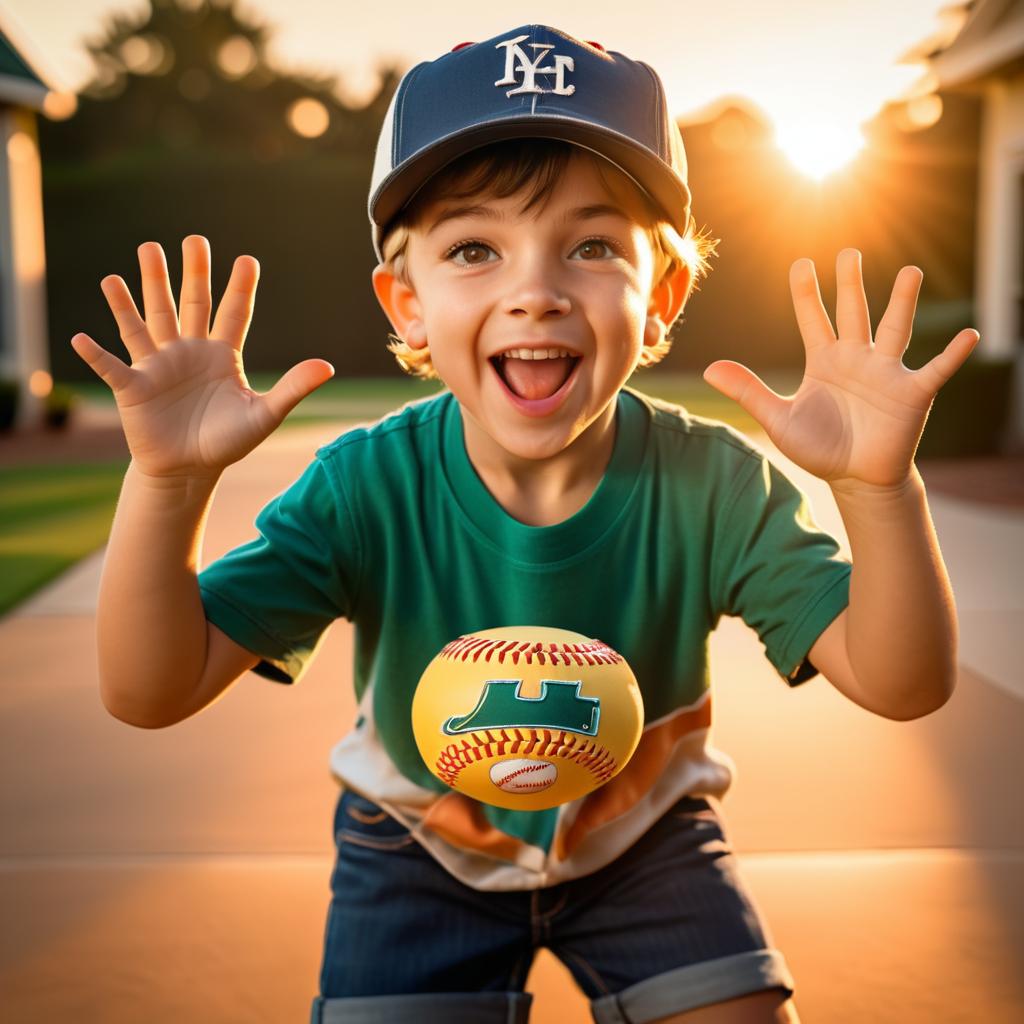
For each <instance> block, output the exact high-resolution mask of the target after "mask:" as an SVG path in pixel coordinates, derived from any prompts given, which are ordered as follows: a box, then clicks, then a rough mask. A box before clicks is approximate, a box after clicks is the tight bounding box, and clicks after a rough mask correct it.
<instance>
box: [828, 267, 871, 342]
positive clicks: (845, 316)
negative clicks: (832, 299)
mask: <svg viewBox="0 0 1024 1024" xmlns="http://www.w3.org/2000/svg"><path fill="white" fill-rule="evenodd" d="M836 330H837V331H838V332H839V340H840V341H843V342H851V343H852V344H854V345H870V344H871V314H870V312H869V311H868V300H867V296H866V295H865V294H864V277H863V275H862V273H861V256H860V252H858V251H857V250H856V249H843V251H842V252H840V253H839V255H838V256H837V257H836Z"/></svg>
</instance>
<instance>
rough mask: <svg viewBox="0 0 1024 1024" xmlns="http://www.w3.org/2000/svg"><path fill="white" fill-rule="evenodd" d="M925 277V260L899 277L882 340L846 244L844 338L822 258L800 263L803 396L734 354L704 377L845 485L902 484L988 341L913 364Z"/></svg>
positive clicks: (795, 287) (796, 286)
mask: <svg viewBox="0 0 1024 1024" xmlns="http://www.w3.org/2000/svg"><path fill="white" fill-rule="evenodd" d="M923 277H924V275H923V274H922V272H921V271H920V270H919V269H918V268H917V267H904V268H903V269H902V270H901V271H900V272H899V274H897V275H896V282H895V284H894V285H893V289H892V295H891V297H890V299H889V305H888V307H887V308H886V311H885V314H884V315H883V317H882V319H881V321H880V322H879V324H878V330H877V331H876V333H875V338H874V341H872V338H871V321H870V317H869V314H868V304H867V299H866V298H865V295H864V284H863V280H862V276H861V256H860V253H859V252H858V251H857V250H856V249H843V250H842V252H840V253H839V256H838V258H837V260H836V282H837V289H836V291H837V298H836V326H837V328H838V338H837V337H836V334H835V333H834V332H833V330H832V324H831V323H830V321H829V318H828V313H827V312H826V311H825V307H824V306H823V305H822V301H821V294H820V292H819V290H818V279H817V275H816V274H815V271H814V264H813V263H812V262H811V261H810V260H808V259H801V260H797V261H796V262H795V263H794V264H793V266H792V267H791V268H790V273H789V283H790V290H791V292H792V295H793V308H794V310H795V311H796V319H797V323H798V324H799V327H800V333H801V335H802V337H803V341H804V348H805V360H806V362H805V366H804V377H803V380H802V381H801V383H800V387H799V389H798V390H797V392H796V394H795V395H790V396H787V397H784V396H782V395H778V394H776V393H775V392H774V391H772V390H771V388H769V387H768V386H767V385H766V384H765V383H764V382H763V381H762V380H761V379H760V378H759V377H758V376H757V375H756V374H754V373H753V372H752V371H751V370H749V369H747V367H745V366H742V365H740V364H739V363H734V362H729V361H725V360H722V361H719V362H715V363H712V364H711V365H710V366H709V367H708V368H707V369H706V370H705V371H704V379H705V380H706V381H707V382H708V383H709V384H711V386H712V387H714V388H717V389H718V390H719V391H721V392H722V393H723V394H724V395H727V396H728V397H729V398H732V399H734V400H735V401H737V402H738V403H739V404H740V405H741V406H742V407H743V408H744V409H745V410H746V411H747V412H748V413H750V415H751V416H753V417H754V419H755V420H757V422H758V423H760V424H761V426H762V427H763V428H764V430H765V432H766V433H767V434H768V436H769V438H771V440H772V443H773V444H775V446H776V447H777V448H778V449H779V450H780V451H781V452H782V453H783V455H785V456H786V457H787V458H789V459H791V460H792V461H793V462H795V463H796V464H797V465H798V466H801V467H802V468H803V469H806V470H807V471H808V472H810V473H813V474H814V475H815V476H818V477H820V478H822V479H823V480H827V481H829V482H830V483H831V484H833V485H834V486H840V487H842V486H844V485H848V484H854V485H857V484H870V485H873V486H877V487H886V488H888V487H898V486H900V485H901V484H903V483H904V482H905V481H906V479H907V477H908V476H909V474H910V472H911V467H912V465H913V459H914V451H915V450H916V448H917V443H918V441H919V440H920V438H921V432H922V430H923V429H924V423H925V419H926V418H927V416H928V410H929V409H930V408H931V404H932V401H933V400H934V398H935V395H936V393H937V392H938V390H939V388H941V387H942V385H943V384H945V382H946V381H947V380H949V378H950V377H952V376H953V374H954V373H956V371H957V370H958V369H959V368H960V367H961V365H962V364H963V363H964V362H965V360H966V359H967V357H968V356H969V355H970V354H971V351H972V350H973V349H974V346H975V345H976V344H977V343H978V338H979V335H978V332H977V331H975V330H974V329H973V328H965V329H964V330H962V331H960V333H959V334H957V335H956V337H955V338H953V340H952V341H951V342H950V343H949V344H948V345H947V346H946V348H945V349H944V350H943V351H942V352H940V353H939V355H937V356H935V358H934V359H932V360H931V361H930V362H928V363H927V364H926V365H924V366H922V367H921V369H919V370H911V369H909V368H908V367H906V366H904V365H903V353H904V352H905V351H906V349H907V345H908V344H909V342H910V334H911V330H912V328H913V322H914V312H915V310H916V308H917V297H918V294H919V292H920V288H921V281H922V279H923Z"/></svg>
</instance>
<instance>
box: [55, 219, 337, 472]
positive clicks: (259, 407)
mask: <svg viewBox="0 0 1024 1024" xmlns="http://www.w3.org/2000/svg"><path fill="white" fill-rule="evenodd" d="M182 248H183V254H184V274H183V280H182V294H181V320H180V323H179V320H178V314H177V311H176V309H175V307H174V300H173V298H172V296H171V293H170V286H169V283H168V280H167V266H166V262H165V261H164V257H163V251H162V250H161V249H160V247H159V246H157V245H154V244H147V245H145V246H142V247H141V248H140V250H139V262H140V265H141V267H142V281H143V297H144V299H145V308H146V313H147V319H146V320H145V321H143V319H142V318H141V317H140V316H139V314H138V311H137V309H136V308H135V304H134V302H133V301H132V298H131V295H130V293H129V292H128V288H127V286H126V285H125V283H124V281H123V280H122V279H121V278H119V277H108V278H105V279H104V281H103V285H102V286H103V290H104V294H105V295H106V298H107V301H108V303H109V304H110V308H111V311H112V312H113V314H114V317H115V318H116V320H117V323H118V327H119V328H120V332H121V338H122V340H123V341H124V343H125V347H126V348H127V349H128V351H129V354H130V355H131V357H132V364H131V366H130V367H128V366H126V365H125V364H124V363H123V362H121V360H119V359H117V358H116V357H115V356H113V355H111V354H110V353H109V352H106V351H105V350H104V349H103V348H101V347H100V346H99V345H97V344H96V342H94V341H93V340H92V339H91V338H89V337H87V336H86V335H81V334H80V335H76V336H75V338H74V339H72V340H73V343H75V348H76V351H78V353H79V354H80V355H81V356H82V358H83V359H85V360H86V362H88V363H89V365H90V366H91V367H92V368H93V369H94V370H95V371H96V373H97V374H99V375H100V376H101V377H102V378H103V379H104V380H105V381H106V382H107V383H108V384H109V385H110V387H111V390H112V391H113V392H114V397H115V399H116V401H117V406H118V410H119V412H120V415H121V423H122V426H123V427H124V432H125V437H126V438H127V440H128V445H129V447H130V449H131V453H132V459H133V461H135V462H136V463H137V464H138V466H139V468H140V469H141V470H142V471H143V472H146V473H148V474H150V475H152V476H187V475H203V476H206V475H214V474H216V473H218V472H220V470H222V469H223V468H224V467H225V466H227V465H230V464H231V463H232V462H237V461H238V460H239V459H241V458H242V457H243V456H245V455H246V454H247V453H248V452H250V451H251V450H252V449H253V448H255V447H256V446H257V445H258V444H259V443H260V442H261V441H262V440H263V439H264V438H266V437H267V436H268V435H269V434H270V433H271V431H273V430H274V428H275V427H277V425H278V424H279V423H280V422H281V420H282V419H283V418H284V417H285V416H286V415H287V413H288V412H289V411H290V410H291V409H292V408H293V407H294V406H295V405H296V404H297V403H298V402H299V401H301V399H302V398H304V397H305V396H306V395H307V394H308V393H309V392H310V391H312V390H313V389H314V388H315V387H317V386H319V385H320V384H322V383H323V382H324V381H325V380H326V379H327V378H328V377H329V376H330V375H331V373H332V372H333V371H332V369H331V367H330V364H328V363H325V362H323V361H322V360H316V359H313V360H306V361H305V362H303V363H300V364H298V365H297V366H294V367H292V369H291V370H289V371H288V373H286V374H285V375H284V377H282V379H281V380H280V381H278V383H277V384H276V385H275V386H274V388H272V389H271V390H270V391H269V392H268V393H267V394H265V395H261V394H258V393H257V392H255V391H253V390H252V389H251V388H250V387H249V384H248V381H247V380H246V378H245V372H244V368H243V365H242V346H243V344H244V342H245V335H246V333H247V331H248V327H249V321H250V319H251V315H252V300H253V296H254V293H255V290H256V281H257V277H258V267H257V264H256V262H255V260H252V259H250V258H247V257H240V258H239V260H237V261H236V262H235V267H234V271H233V272H232V275H231V280H230V282H229V283H228V287H227V290H226V292H225V296H224V299H223V300H222V302H221V304H220V308H219V309H218V310H217V317H216V319H215V321H214V324H213V327H212V329H211V328H210V327H209V317H210V311H211V301H210V286H209V249H208V246H207V243H206V240H205V239H203V238H200V237H199V236H190V237H189V238H187V239H185V242H184V243H183V244H182Z"/></svg>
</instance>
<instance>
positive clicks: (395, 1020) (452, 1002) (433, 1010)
mask: <svg viewBox="0 0 1024 1024" xmlns="http://www.w3.org/2000/svg"><path fill="white" fill-rule="evenodd" d="M532 1002H533V996H532V995H531V994H530V993H529V992H429V993H425V994H422V995H408V996H357V997H349V998H344V999H324V998H323V997H322V996H317V997H316V998H315V999H314V1000H313V1009H312V1012H311V1013H310V1018H309V1021H310V1024H380V1022H381V1021H387V1022H388V1024H435V1022H437V1024H441V1022H444V1024H527V1022H528V1021H529V1018H530V1004H531V1003H532Z"/></svg>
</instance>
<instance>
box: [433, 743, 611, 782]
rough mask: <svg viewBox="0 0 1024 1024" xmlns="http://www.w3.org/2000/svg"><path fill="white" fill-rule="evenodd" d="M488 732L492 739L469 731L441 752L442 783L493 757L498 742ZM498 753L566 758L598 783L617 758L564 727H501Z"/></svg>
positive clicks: (438, 764) (605, 777) (608, 773)
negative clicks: (550, 728)
mask: <svg viewBox="0 0 1024 1024" xmlns="http://www.w3.org/2000/svg"><path fill="white" fill-rule="evenodd" d="M486 735H487V736H488V737H489V741H488V740H484V739H483V738H482V736H479V735H477V734H475V733H470V735H469V737H468V738H467V739H464V740H463V741H462V742H461V743H453V744H451V745H450V746H448V747H446V748H445V749H444V750H442V751H441V752H440V754H438V757H437V762H436V764H435V767H436V770H437V774H438V776H439V777H440V778H441V780H442V781H443V782H445V783H447V784H448V785H449V786H452V787H453V788H454V786H455V783H456V781H457V780H458V777H459V773H460V772H461V771H462V770H463V768H467V767H468V766H469V765H471V764H475V763H476V762H478V761H481V760H483V758H484V757H493V756H494V755H493V753H492V752H491V744H493V743H494V742H495V741H494V739H493V737H492V736H491V734H490V732H489V731H487V733H486ZM513 735H514V737H515V738H514V739H513V738H512V736H513ZM505 744H507V745H508V746H507V750H504V749H503V747H504V745H505ZM498 753H499V755H501V754H503V753H509V754H522V755H532V756H536V757H542V756H547V757H552V756H559V757H564V758H566V759H567V760H571V761H575V762H576V763H577V764H578V765H579V766H580V767H581V768H585V769H587V770H588V771H589V772H590V773H591V774H592V775H593V776H594V778H595V779H597V781H598V783H602V782H607V781H608V779H610V778H611V777H612V775H614V774H615V767H616V762H615V758H614V757H613V756H612V755H611V753H610V752H609V751H608V750H606V749H605V748H604V747H599V746H598V745H597V744H596V743H595V742H594V741H593V740H592V739H585V738H583V737H581V736H576V735H574V734H572V733H566V732H565V731H564V730H560V731H559V733H558V735H557V736H555V735H554V734H553V733H552V732H551V730H549V729H526V730H521V729H512V730H511V735H510V733H509V732H508V731H506V730H504V729H502V730H501V740H500V742H499V743H498Z"/></svg>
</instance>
